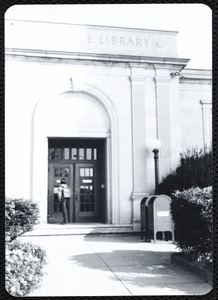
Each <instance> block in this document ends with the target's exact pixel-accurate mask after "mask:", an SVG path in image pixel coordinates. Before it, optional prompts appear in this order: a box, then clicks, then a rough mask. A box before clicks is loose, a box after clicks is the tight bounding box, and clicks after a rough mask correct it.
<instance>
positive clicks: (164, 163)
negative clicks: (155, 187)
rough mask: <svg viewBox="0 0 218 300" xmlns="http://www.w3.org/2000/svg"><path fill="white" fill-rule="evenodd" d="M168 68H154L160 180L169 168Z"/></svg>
mask: <svg viewBox="0 0 218 300" xmlns="http://www.w3.org/2000/svg"><path fill="white" fill-rule="evenodd" d="M169 81H170V73H169V70H168V69H164V68H163V69H157V68H156V76H155V82H156V106H157V135H158V140H159V141H160V142H161V151H160V153H159V169H160V180H161V178H162V176H163V177H165V176H166V174H167V173H168V172H169V170H170V169H171V136H170V105H169Z"/></svg>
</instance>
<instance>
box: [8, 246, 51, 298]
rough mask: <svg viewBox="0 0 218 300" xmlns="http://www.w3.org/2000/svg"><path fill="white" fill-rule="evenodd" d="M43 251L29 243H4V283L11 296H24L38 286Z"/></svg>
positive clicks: (43, 255) (43, 261)
mask: <svg viewBox="0 0 218 300" xmlns="http://www.w3.org/2000/svg"><path fill="white" fill-rule="evenodd" d="M44 264H45V251H44V250H42V249H41V248H40V247H39V246H36V245H32V244H31V243H22V242H21V241H19V240H14V241H12V242H10V243H6V263H5V270H6V271H5V285H6V290H7V291H8V292H9V294H11V295H12V296H16V297H18V296H26V295H28V294H29V293H30V292H31V291H32V290H33V289H35V288H36V287H38V286H39V284H40V282H41V278H42V275H43V273H42V267H43V266H44Z"/></svg>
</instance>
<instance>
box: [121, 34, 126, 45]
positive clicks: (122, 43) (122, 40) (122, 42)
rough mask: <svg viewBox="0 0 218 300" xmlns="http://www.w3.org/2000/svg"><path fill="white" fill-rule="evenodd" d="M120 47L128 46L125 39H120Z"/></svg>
mask: <svg viewBox="0 0 218 300" xmlns="http://www.w3.org/2000/svg"><path fill="white" fill-rule="evenodd" d="M120 45H126V43H125V39H124V37H122V36H121V37H120Z"/></svg>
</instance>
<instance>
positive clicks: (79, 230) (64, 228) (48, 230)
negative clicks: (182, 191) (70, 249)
mask: <svg viewBox="0 0 218 300" xmlns="http://www.w3.org/2000/svg"><path fill="white" fill-rule="evenodd" d="M84 234H90V235H91V234H139V231H135V230H133V228H132V225H111V224H100V223H90V224H87V223H86V224H84V223H83V224H79V223H77V224H63V225H61V224H40V225H36V226H35V227H34V229H33V230H32V231H29V232H26V233H25V234H23V236H57V235H84Z"/></svg>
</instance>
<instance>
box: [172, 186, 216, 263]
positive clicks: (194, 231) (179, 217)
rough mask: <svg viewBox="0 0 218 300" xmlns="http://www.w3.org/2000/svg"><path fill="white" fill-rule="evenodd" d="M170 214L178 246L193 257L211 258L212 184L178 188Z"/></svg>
mask: <svg viewBox="0 0 218 300" xmlns="http://www.w3.org/2000/svg"><path fill="white" fill-rule="evenodd" d="M171 214H172V219H173V221H174V224H175V232H176V241H177V245H178V247H179V248H180V249H181V250H182V251H183V252H184V254H186V255H187V256H188V257H189V258H190V259H192V260H194V261H201V262H202V263H204V264H206V265H210V263H211V262H212V215H213V212H212V188H211V187H206V188H203V189H201V188H191V189H188V190H185V191H182V192H181V191H176V192H175V193H174V194H173V197H172V203H171Z"/></svg>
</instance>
